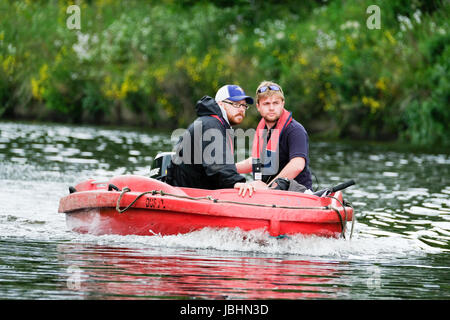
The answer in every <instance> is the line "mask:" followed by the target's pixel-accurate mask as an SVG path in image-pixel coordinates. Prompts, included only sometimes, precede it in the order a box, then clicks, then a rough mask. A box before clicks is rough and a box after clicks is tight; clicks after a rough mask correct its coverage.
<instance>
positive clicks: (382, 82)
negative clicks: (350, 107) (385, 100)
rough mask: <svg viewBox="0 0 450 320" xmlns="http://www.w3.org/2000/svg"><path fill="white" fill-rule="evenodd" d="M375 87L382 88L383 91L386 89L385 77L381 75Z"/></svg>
mask: <svg viewBox="0 0 450 320" xmlns="http://www.w3.org/2000/svg"><path fill="white" fill-rule="evenodd" d="M375 87H376V88H378V89H380V90H381V91H386V82H385V78H384V77H381V78H380V79H379V80H378V81H377V83H376V84H375Z"/></svg>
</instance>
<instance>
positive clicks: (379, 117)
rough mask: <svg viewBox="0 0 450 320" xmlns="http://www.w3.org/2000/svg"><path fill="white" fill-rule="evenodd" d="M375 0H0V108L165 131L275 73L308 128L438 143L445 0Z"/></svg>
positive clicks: (445, 92)
mask: <svg viewBox="0 0 450 320" xmlns="http://www.w3.org/2000/svg"><path fill="white" fill-rule="evenodd" d="M373 2H374V1H365V0H362V1H343V0H336V1H314V2H313V1H311V2H305V3H304V2H297V1H285V2H284V3H283V4H279V3H277V2H276V1H245V0H239V1H235V2H229V1H223V0H215V1H189V0H184V1H170V0H159V1H139V0H130V1H113V0H92V1H75V2H73V1H63V0H59V1H57V0H54V1H50V0H49V1H43V0H42V1H26V0H21V1H12V0H11V1H8V0H7V1H2V2H1V4H0V15H1V19H0V116H1V117H3V118H9V119H40V120H53V121H63V122H71V123H98V124H128V125H130V124H131V125H140V126H148V127H152V128H168V129H173V128H177V127H183V126H186V125H187V124H189V123H190V122H191V121H192V120H193V119H194V118H195V109H194V105H195V102H196V101H197V100H198V99H199V98H201V97H202V96H203V95H205V94H208V95H212V96H213V95H214V94H215V92H216V90H217V89H218V88H219V87H220V86H221V85H223V84H226V83H238V84H240V85H241V86H242V87H243V88H244V89H245V90H246V91H247V92H249V93H250V94H251V95H254V90H255V88H256V87H257V85H258V83H259V82H260V81H262V80H274V81H276V82H278V83H280V84H281V85H282V86H283V89H284V91H285V96H286V100H287V104H286V107H287V109H289V110H290V111H293V114H294V117H295V118H296V119H298V120H299V121H300V122H301V123H302V124H303V125H304V126H305V127H306V129H307V130H308V131H309V132H311V133H312V134H320V135H322V136H324V137H330V138H364V139H374V140H383V139H389V140H393V139H394V140H399V141H405V142H409V143H412V144H415V145H431V144H436V145H450V138H449V137H450V129H449V127H450V126H449V125H448V124H449V123H450V105H449V101H450V99H449V92H450V84H449V81H450V77H449V69H450V48H449V45H448V44H449V43H450V35H449V30H450V28H449V21H450V19H449V12H450V5H449V2H447V1H424V0H423V1H419V0H415V1H403V0H399V1H388V0H384V1H376V5H377V6H378V7H379V8H380V28H379V29H370V28H368V26H367V24H366V23H367V19H368V18H369V17H370V16H371V13H367V12H366V10H367V8H368V7H369V6H370V5H372V4H373ZM72 4H76V5H78V6H79V8H80V22H81V28H80V29H79V30H77V29H72V30H71V29H70V28H68V26H67V19H68V18H69V17H70V16H71V14H69V13H67V7H68V6H69V5H72ZM257 121H258V117H257V112H256V111H255V110H254V109H253V110H252V111H250V112H249V116H248V117H247V118H246V120H245V123H244V125H243V126H244V127H245V126H254V125H256V123H257Z"/></svg>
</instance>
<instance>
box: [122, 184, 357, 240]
mask: <svg viewBox="0 0 450 320" xmlns="http://www.w3.org/2000/svg"><path fill="white" fill-rule="evenodd" d="M130 191H131V189H130V188H128V187H124V188H123V189H122V191H121V193H120V195H119V197H118V199H117V203H116V211H117V212H118V213H124V212H125V211H127V210H128V209H130V208H131V207H132V206H133V205H134V204H135V203H136V202H137V201H138V200H139V199H140V198H141V197H142V196H144V195H146V194H152V195H156V194H159V195H161V196H171V197H175V198H182V199H189V200H209V201H212V202H214V203H230V204H239V205H246V206H255V207H265V208H280V209H294V210H295V209H297V210H299V209H300V210H330V209H331V210H334V211H336V213H337V215H338V217H339V221H340V223H341V228H342V232H341V236H342V237H343V238H344V239H345V231H346V223H347V210H346V209H345V205H344V204H343V203H342V202H341V201H340V200H339V199H337V198H335V197H333V196H327V197H328V198H333V199H335V200H337V201H338V202H339V203H340V204H341V206H342V208H344V214H345V223H344V221H343V219H342V215H341V213H340V212H339V209H338V208H336V207H334V206H324V207H308V206H282V205H276V204H262V203H251V202H241V201H232V200H220V199H215V198H213V197H212V196H210V195H208V196H204V197H191V196H187V195H186V196H184V195H178V194H173V193H168V192H164V191H162V190H151V191H145V192H142V193H140V194H139V195H137V196H136V198H135V199H134V200H133V201H132V202H131V203H130V204H129V205H128V206H126V207H125V208H123V209H120V202H121V201H122V198H123V196H124V195H125V193H127V192H130ZM350 207H351V208H352V209H353V207H352V206H350ZM354 222H355V214H354V212H353V215H352V228H351V233H350V239H351V238H352V235H353V225H354Z"/></svg>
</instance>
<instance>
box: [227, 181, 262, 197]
mask: <svg viewBox="0 0 450 320" xmlns="http://www.w3.org/2000/svg"><path fill="white" fill-rule="evenodd" d="M234 188H235V189H239V196H242V197H245V195H246V194H247V191H248V195H249V196H250V197H251V196H252V195H253V192H255V190H257V189H260V190H261V189H268V187H267V184H265V183H264V182H262V181H252V182H245V183H244V182H238V183H236V184H235V185H234Z"/></svg>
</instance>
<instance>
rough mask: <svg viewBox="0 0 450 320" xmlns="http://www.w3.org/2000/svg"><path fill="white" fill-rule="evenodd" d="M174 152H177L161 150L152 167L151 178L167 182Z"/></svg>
mask: <svg viewBox="0 0 450 320" xmlns="http://www.w3.org/2000/svg"><path fill="white" fill-rule="evenodd" d="M174 154H175V152H159V153H158V154H157V155H156V157H155V159H154V160H153V164H152V166H151V168H150V178H153V179H157V180H160V181H162V182H165V181H166V179H167V168H168V167H169V164H170V162H171V161H172V155H174Z"/></svg>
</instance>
